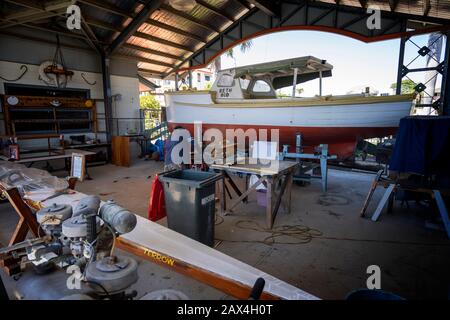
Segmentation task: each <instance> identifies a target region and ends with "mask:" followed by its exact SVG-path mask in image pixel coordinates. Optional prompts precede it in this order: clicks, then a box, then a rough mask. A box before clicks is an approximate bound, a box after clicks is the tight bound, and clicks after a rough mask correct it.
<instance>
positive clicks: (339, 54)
mask: <svg viewBox="0 0 450 320" xmlns="http://www.w3.org/2000/svg"><path fill="white" fill-rule="evenodd" d="M427 39H428V36H416V37H413V38H412V40H413V41H414V42H415V43H416V44H417V45H418V46H419V47H422V46H423V45H426V44H427ZM252 42H253V45H252V47H251V49H250V50H248V51H246V52H245V53H242V52H241V51H240V49H239V48H238V47H236V48H235V49H234V59H233V58H230V57H227V56H225V55H223V56H222V68H223V69H226V68H231V67H234V66H244V65H251V64H256V63H261V62H269V61H276V60H281V59H288V58H295V57H301V56H308V55H311V56H315V57H317V58H319V59H325V60H327V62H328V63H330V64H331V65H333V67H334V68H333V75H332V77H329V78H324V79H323V94H324V95H328V94H333V95H339V94H347V93H348V92H349V91H351V90H352V89H353V90H354V89H357V90H359V88H364V87H366V86H370V87H374V88H375V89H376V90H378V91H379V93H389V94H392V90H391V89H390V87H391V84H392V83H394V82H396V79H397V65H398V57H399V46H400V40H399V39H395V40H388V41H381V42H375V43H370V44H367V43H364V42H361V41H359V40H355V39H352V38H349V37H346V36H341V35H337V34H333V33H326V32H320V31H300V30H299V31H284V32H277V33H272V34H268V35H264V36H261V37H259V38H254V39H253V40H252ZM417 50H418V48H417V47H416V46H415V45H414V44H412V43H410V42H408V43H407V46H406V52H405V64H408V63H409V62H410V61H411V60H412V59H414V58H415V57H416V55H417ZM425 63H426V62H425V58H423V57H420V58H418V59H416V60H415V61H414V62H413V63H412V64H411V65H410V68H413V67H424V66H425ZM424 77H425V75H424V74H423V73H420V74H419V73H417V74H414V75H411V78H412V80H415V81H423V79H424ZM438 81H439V82H438V86H440V85H439V84H440V80H438ZM299 86H300V87H301V88H303V89H304V91H303V93H302V94H301V96H314V95H317V94H319V80H312V81H309V82H306V83H302V84H300V85H299ZM291 90H292V89H289V88H285V89H283V92H285V93H288V94H290V92H291Z"/></svg>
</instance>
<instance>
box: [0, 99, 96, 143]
mask: <svg viewBox="0 0 450 320" xmlns="http://www.w3.org/2000/svg"><path fill="white" fill-rule="evenodd" d="M10 97H15V98H16V99H17V100H18V101H17V103H15V104H14V105H11V104H10V103H9V102H8V98H10ZM16 99H14V100H16ZM2 105H3V113H4V122H5V131H6V135H11V136H23V135H36V134H58V135H59V134H66V133H76V132H80V133H82V132H93V133H94V134H95V135H97V112H96V105H95V100H92V99H80V98H62V97H35V96H9V95H4V96H3V97H2ZM82 124H85V125H84V126H83V125H82ZM25 128H26V129H25Z"/></svg>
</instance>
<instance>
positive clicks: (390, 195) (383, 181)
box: [360, 170, 450, 239]
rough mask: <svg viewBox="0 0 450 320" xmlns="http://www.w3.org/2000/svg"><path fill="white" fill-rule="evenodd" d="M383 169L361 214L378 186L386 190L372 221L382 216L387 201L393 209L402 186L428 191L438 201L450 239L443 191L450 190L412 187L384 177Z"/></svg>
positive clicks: (404, 188) (376, 177)
mask: <svg viewBox="0 0 450 320" xmlns="http://www.w3.org/2000/svg"><path fill="white" fill-rule="evenodd" d="M382 173H383V170H380V171H378V172H377V174H376V176H375V178H374V180H373V181H372V185H371V187H370V190H369V193H368V194H367V197H366V200H365V201H364V205H363V207H362V209H361V213H360V216H361V217H364V216H365V213H366V211H367V207H368V206H369V203H370V200H371V199H372V196H373V194H374V192H375V190H376V188H377V187H378V186H383V187H384V188H385V189H386V191H385V192H384V194H383V197H382V198H381V200H380V202H379V203H378V205H377V208H376V209H375V212H374V213H373V215H372V217H371V220H372V221H374V222H375V221H378V219H379V218H380V216H381V213H382V211H383V209H384V207H385V206H386V203H388V212H390V211H392V208H393V204H394V195H395V193H396V191H397V189H399V188H401V189H403V190H406V191H410V192H420V193H427V194H429V195H430V197H431V198H432V199H434V201H436V205H437V207H438V210H439V214H440V215H441V218H442V222H443V223H444V227H445V231H446V232H447V236H448V238H449V239H450V218H449V214H448V210H447V207H446V206H445V202H444V199H443V198H442V193H444V194H445V195H447V196H448V195H450V192H449V191H448V190H438V189H428V188H411V187H409V188H408V187H407V186H402V184H401V183H398V182H396V181H394V180H390V179H388V178H384V177H382Z"/></svg>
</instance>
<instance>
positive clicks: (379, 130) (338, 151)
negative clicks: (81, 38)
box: [169, 123, 398, 160]
mask: <svg viewBox="0 0 450 320" xmlns="http://www.w3.org/2000/svg"><path fill="white" fill-rule="evenodd" d="M176 126H182V127H183V128H185V129H187V130H189V132H190V133H191V135H193V134H194V125H193V124H192V123H169V130H170V131H172V130H173V128H174V127H176ZM210 128H215V129H219V130H220V131H222V133H223V135H224V138H225V137H226V130H227V129H232V130H235V129H242V130H244V131H246V130H247V129H255V130H256V131H257V132H259V130H260V129H266V130H267V135H268V139H270V130H271V129H278V130H279V137H280V146H282V145H285V144H288V145H289V146H290V147H289V151H290V152H295V135H296V134H297V133H301V134H302V145H303V146H304V149H303V151H304V152H306V153H312V152H313V151H314V148H315V147H317V146H318V145H319V144H328V149H329V153H330V154H332V155H336V156H337V157H338V159H341V160H344V159H348V158H350V157H352V156H353V153H354V150H355V147H356V143H357V142H358V140H360V139H366V138H375V137H385V136H388V135H393V134H395V133H396V131H397V129H398V128H397V127H288V126H282V127H275V126H253V125H231V124H230V125H223V124H205V123H203V124H202V131H203V133H204V132H205V131H206V130H208V129H210Z"/></svg>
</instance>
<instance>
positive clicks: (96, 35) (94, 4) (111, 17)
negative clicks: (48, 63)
mask: <svg viewBox="0 0 450 320" xmlns="http://www.w3.org/2000/svg"><path fill="white" fill-rule="evenodd" d="M150 1H151V0H150ZM280 2H283V3H284V2H286V3H287V2H288V3H289V4H290V5H295V3H298V4H303V3H305V2H307V1H306V0H290V1H258V0H197V3H196V5H195V7H194V8H193V9H192V10H190V11H187V12H186V11H183V12H180V11H177V10H176V9H174V8H173V7H171V6H170V2H167V1H163V4H162V5H160V6H159V8H158V9H157V10H155V11H153V12H151V14H149V17H148V18H146V19H145V20H144V22H143V23H142V24H141V25H140V26H139V27H138V28H137V30H136V32H134V33H133V34H132V35H131V36H130V37H129V38H128V39H127V40H126V42H125V43H123V44H122V45H121V46H120V48H119V49H118V50H117V51H116V54H119V55H121V56H127V57H129V58H130V59H137V60H138V61H140V62H139V68H140V69H141V71H142V72H149V73H154V74H156V75H165V74H166V72H168V71H171V70H173V68H170V66H174V65H177V68H180V67H188V64H187V62H185V63H184V64H183V65H181V66H180V65H179V64H180V62H182V61H186V59H187V58H188V57H190V56H191V55H192V54H193V53H195V52H197V51H198V50H199V49H202V48H203V47H205V45H209V42H210V41H211V40H213V39H217V36H218V35H219V33H220V32H222V31H224V30H225V29H227V28H228V27H229V26H230V25H232V24H233V22H235V21H236V20H238V19H239V18H240V17H242V16H243V15H245V14H247V13H248V12H249V11H250V10H255V9H254V7H255V5H256V7H257V8H258V9H261V10H262V11H263V12H266V11H267V4H269V5H270V4H272V5H274V3H280ZM70 3H71V1H68V0H47V1H39V2H36V1H24V0H3V1H1V2H0V21H1V25H0V32H2V30H8V29H11V28H13V27H14V26H15V25H22V26H25V27H29V28H40V29H42V30H49V31H56V30H57V32H58V33H60V34H62V35H67V36H69V37H70V36H72V37H73V36H76V37H78V38H82V37H85V38H89V41H88V42H90V43H91V44H92V43H93V44H94V45H98V46H100V47H107V46H108V45H110V44H111V43H112V41H113V40H114V39H116V38H117V37H118V35H119V34H120V33H121V32H123V31H124V30H125V29H127V26H128V25H129V24H130V22H131V21H133V19H134V18H136V16H139V12H141V10H142V9H143V8H144V7H145V5H146V4H147V3H148V1H147V0H79V1H77V4H78V5H79V6H80V8H81V12H82V15H83V18H84V20H85V21H86V25H85V29H86V30H84V32H80V31H79V32H75V31H71V32H69V31H67V30H64V25H65V20H66V17H65V10H64V9H65V8H66V7H67V6H68V5H69V4H70ZM311 3H315V4H317V3H324V4H328V5H335V4H336V0H317V1H314V2H312V1H311ZM264 4H266V6H264ZM339 5H340V6H350V7H357V8H359V9H361V7H364V6H370V5H377V6H379V7H380V9H381V10H384V11H389V12H395V13H401V14H406V15H411V17H412V18H417V17H424V16H427V17H430V18H437V19H445V20H450V1H444V0H390V1H389V0H368V1H366V0H364V1H363V0H361V1H360V0H340V1H339ZM284 14H286V13H284ZM144 18H145V17H144ZM133 31H134V30H133ZM239 39H240V37H237V38H236V40H239ZM227 41H229V39H227ZM233 41H235V40H233ZM211 50H216V49H213V48H212V49H211ZM146 70H147V71H146ZM157 73H159V74H157Z"/></svg>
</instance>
